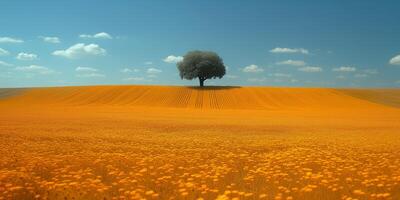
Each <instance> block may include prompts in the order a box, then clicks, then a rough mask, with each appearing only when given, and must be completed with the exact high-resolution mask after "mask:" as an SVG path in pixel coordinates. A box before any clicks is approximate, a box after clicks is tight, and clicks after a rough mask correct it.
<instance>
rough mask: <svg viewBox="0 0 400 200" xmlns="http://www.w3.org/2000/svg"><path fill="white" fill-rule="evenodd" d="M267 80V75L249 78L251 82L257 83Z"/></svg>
mask: <svg viewBox="0 0 400 200" xmlns="http://www.w3.org/2000/svg"><path fill="white" fill-rule="evenodd" d="M266 80H267V78H265V77H261V78H249V79H247V81H249V82H256V83H261V82H265V81H266Z"/></svg>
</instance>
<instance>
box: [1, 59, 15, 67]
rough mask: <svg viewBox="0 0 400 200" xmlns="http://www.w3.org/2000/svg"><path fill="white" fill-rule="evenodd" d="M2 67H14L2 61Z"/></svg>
mask: <svg viewBox="0 0 400 200" xmlns="http://www.w3.org/2000/svg"><path fill="white" fill-rule="evenodd" d="M0 66H6V67H10V66H13V65H12V64H10V63H7V62H4V61H1V60H0Z"/></svg>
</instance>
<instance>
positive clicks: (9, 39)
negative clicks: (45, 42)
mask: <svg viewBox="0 0 400 200" xmlns="http://www.w3.org/2000/svg"><path fill="white" fill-rule="evenodd" d="M23 42H24V41H23V40H21V39H17V38H12V37H0V43H23Z"/></svg>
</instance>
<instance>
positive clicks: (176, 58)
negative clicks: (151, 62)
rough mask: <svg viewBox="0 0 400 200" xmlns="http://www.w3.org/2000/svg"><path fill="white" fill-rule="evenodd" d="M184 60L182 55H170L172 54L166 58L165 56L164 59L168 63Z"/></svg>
mask: <svg viewBox="0 0 400 200" xmlns="http://www.w3.org/2000/svg"><path fill="white" fill-rule="evenodd" d="M182 60H183V57H182V56H174V55H170V56H167V57H166V58H164V60H163V61H164V62H166V63H178V62H180V61H182Z"/></svg>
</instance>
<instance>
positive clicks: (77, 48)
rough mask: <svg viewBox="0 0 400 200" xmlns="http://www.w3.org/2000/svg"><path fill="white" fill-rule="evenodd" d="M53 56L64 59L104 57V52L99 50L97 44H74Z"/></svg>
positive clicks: (101, 49) (54, 53)
mask: <svg viewBox="0 0 400 200" xmlns="http://www.w3.org/2000/svg"><path fill="white" fill-rule="evenodd" d="M52 54H53V55H55V56H62V57H65V58H70V59H71V58H78V57H81V56H85V55H93V56H98V55H105V54H106V50H105V49H103V48H101V47H100V46H99V45H97V44H88V45H85V44H84V43H78V44H75V45H73V46H71V47H69V48H68V49H65V50H57V51H54V52H53V53H52Z"/></svg>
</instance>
